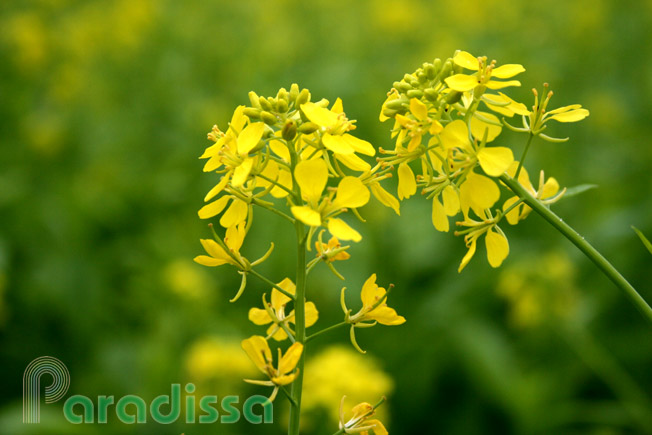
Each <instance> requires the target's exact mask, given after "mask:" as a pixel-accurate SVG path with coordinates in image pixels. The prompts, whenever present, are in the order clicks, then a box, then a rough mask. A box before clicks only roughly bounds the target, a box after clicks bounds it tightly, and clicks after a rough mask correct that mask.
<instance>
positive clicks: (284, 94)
mask: <svg viewBox="0 0 652 435" xmlns="http://www.w3.org/2000/svg"><path fill="white" fill-rule="evenodd" d="M276 99H277V100H286V101H287V99H288V91H287V90H286V89H285V88H281V89H279V90H278V93H277V94H276Z"/></svg>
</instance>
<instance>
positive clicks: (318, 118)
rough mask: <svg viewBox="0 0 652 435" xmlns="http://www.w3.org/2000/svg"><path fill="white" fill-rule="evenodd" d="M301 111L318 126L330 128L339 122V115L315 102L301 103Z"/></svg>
mask: <svg viewBox="0 0 652 435" xmlns="http://www.w3.org/2000/svg"><path fill="white" fill-rule="evenodd" d="M301 111H302V112H303V113H304V114H305V115H306V117H307V118H308V119H309V120H310V121H312V122H314V123H315V124H317V125H318V126H320V127H325V128H330V127H333V126H335V125H337V124H338V123H339V115H338V114H337V113H335V112H331V111H330V110H328V109H324V108H323V107H319V106H318V105H316V104H315V103H306V104H303V105H301Z"/></svg>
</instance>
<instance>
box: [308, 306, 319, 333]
mask: <svg viewBox="0 0 652 435" xmlns="http://www.w3.org/2000/svg"><path fill="white" fill-rule="evenodd" d="M318 318H319V311H317V307H316V306H315V304H314V303H313V302H306V327H309V326H312V325H314V324H315V323H316V322H317V319H318Z"/></svg>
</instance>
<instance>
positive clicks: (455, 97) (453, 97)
mask: <svg viewBox="0 0 652 435" xmlns="http://www.w3.org/2000/svg"><path fill="white" fill-rule="evenodd" d="M461 99H462V93H461V92H457V91H450V92H449V93H448V95H446V102H447V103H448V104H455V103H457V102H458V101H460V100H461Z"/></svg>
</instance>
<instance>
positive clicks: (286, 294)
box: [247, 269, 294, 299]
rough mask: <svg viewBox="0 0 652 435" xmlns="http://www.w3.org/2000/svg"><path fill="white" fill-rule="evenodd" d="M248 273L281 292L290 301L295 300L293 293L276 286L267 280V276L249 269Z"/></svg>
mask: <svg viewBox="0 0 652 435" xmlns="http://www.w3.org/2000/svg"><path fill="white" fill-rule="evenodd" d="M247 273H250V274H252V275H253V276H255V277H256V278H258V279H259V280H261V281H263V282H265V283H267V284H269V285H271V286H272V287H274V288H275V289H276V290H278V291H280V292H281V293H283V294H284V295H285V296H287V297H289V298H290V299H294V295H293V294H292V293H290V292H288V291H287V290H284V289H283V288H281V287H280V286H279V285H278V284H275V283H274V282H273V281H272V280H271V279H269V278H267V277H266V276H263V275H261V274H260V273H258V272H256V271H255V270H253V269H249V270H248V271H247Z"/></svg>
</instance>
